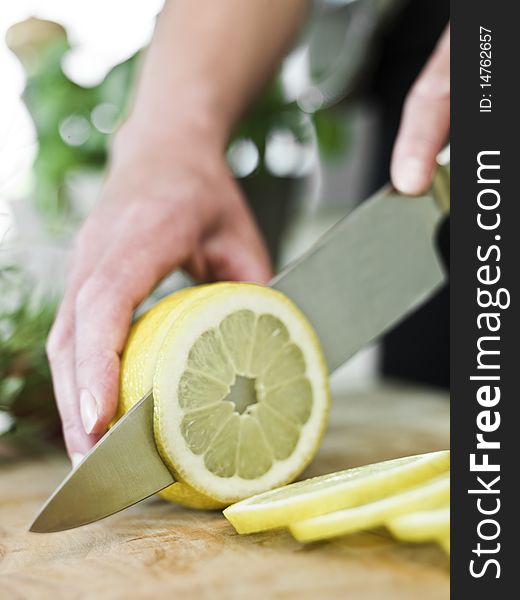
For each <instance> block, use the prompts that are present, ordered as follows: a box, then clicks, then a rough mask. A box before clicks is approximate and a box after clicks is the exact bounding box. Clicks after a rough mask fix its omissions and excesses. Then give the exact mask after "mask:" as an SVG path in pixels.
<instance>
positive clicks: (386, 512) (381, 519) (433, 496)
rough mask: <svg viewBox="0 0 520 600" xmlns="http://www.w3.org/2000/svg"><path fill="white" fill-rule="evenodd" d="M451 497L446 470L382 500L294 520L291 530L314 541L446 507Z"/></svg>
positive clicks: (301, 540)
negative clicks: (407, 514) (409, 514)
mask: <svg viewBox="0 0 520 600" xmlns="http://www.w3.org/2000/svg"><path fill="white" fill-rule="evenodd" d="M449 498H450V476H449V473H445V474H443V475H440V476H439V477H436V478H434V479H432V480H430V481H427V482H426V483H423V484H421V485H419V486H416V487H413V488H410V489H408V490H405V491H403V492H401V493H399V494H394V495H393V496H388V497H387V498H383V499H382V500H376V501H375V502H369V503H368V504H364V505H362V506H355V507H353V508H347V509H346V510H340V511H336V512H332V513H329V514H326V515H322V516H320V517H313V518H311V519H306V520H304V521H300V522H298V523H292V524H291V525H290V526H289V529H290V531H291V533H292V534H293V536H294V537H295V538H296V539H297V540H298V541H300V542H312V541H315V540H322V539H326V538H331V537H337V536H340V535H345V534H347V533H354V532H356V531H360V530H362V529H370V528H372V527H378V526H380V525H383V524H384V523H385V522H387V521H388V520H389V519H391V518H392V517H396V516H399V515H402V514H405V513H408V512H412V511H417V510H421V509H429V508H436V507H439V506H443V505H445V504H446V503H447V502H449Z"/></svg>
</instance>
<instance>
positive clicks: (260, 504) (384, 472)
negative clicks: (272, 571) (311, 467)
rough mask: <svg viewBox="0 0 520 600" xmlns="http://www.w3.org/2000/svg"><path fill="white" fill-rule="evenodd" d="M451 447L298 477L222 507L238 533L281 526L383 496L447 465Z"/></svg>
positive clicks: (443, 468)
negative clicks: (328, 472)
mask: <svg viewBox="0 0 520 600" xmlns="http://www.w3.org/2000/svg"><path fill="white" fill-rule="evenodd" d="M449 467H450V454H449V451H447V450H446V451H441V452H431V453H428V454H419V455H417V456H406V457H403V458H397V459H394V460H388V461H384V462H380V463H376V464H372V465H366V466H362V467H356V468H354V469H348V470H347V471H340V472H338V473H330V474H328V475H322V476H320V477H314V478H313V479H307V480H305V481H299V482H297V483H293V484H291V485H287V486H285V487H282V488H280V489H276V490H272V491H269V492H266V493H264V494H260V495H257V496H254V497H252V498H248V499H247V500H243V501H242V502H238V503H237V504H234V505H232V506H230V507H228V508H227V509H226V510H225V511H224V515H225V517H226V518H227V519H228V521H230V523H231V524H232V525H233V526H234V527H235V529H236V530H237V531H238V532H239V533H253V532H257V531H264V530H266V529H272V528H274V527H283V526H286V525H289V524H290V523H293V522H295V521H302V520H303V519H307V518H309V517H314V516H318V515H323V514H325V513H329V512H332V511H335V510H339V509H343V508H348V507H351V506H357V505H359V504H361V503H363V502H368V501H372V500H375V499H378V498H382V497H384V496H387V495H389V494H392V493H394V492H397V491H399V490H401V489H404V488H407V487H410V486H413V485H416V484H418V483H421V482H422V481H424V480H426V479H429V478H431V477H434V476H435V475H438V474H439V473H443V472H445V471H447V470H448V469H449Z"/></svg>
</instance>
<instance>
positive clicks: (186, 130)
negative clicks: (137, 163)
mask: <svg viewBox="0 0 520 600" xmlns="http://www.w3.org/2000/svg"><path fill="white" fill-rule="evenodd" d="M215 112H216V111H213V110H211V109H209V108H208V107H205V106H202V105H201V103H200V102H197V101H196V99H195V98H194V99H193V101H192V102H191V103H190V102H189V101H188V99H183V100H180V99H176V100H174V101H172V102H170V103H169V105H168V106H167V107H161V105H160V103H157V104H156V105H155V106H154V105H148V106H139V105H137V106H135V107H134V109H133V110H132V112H131V113H130V115H129V116H128V118H127V119H126V120H125V121H124V122H123V123H122V125H121V126H120V127H119V129H118V130H117V131H116V133H115V134H114V136H113V138H112V141H111V149H110V158H111V163H119V162H121V161H123V162H125V161H126V160H127V159H128V158H130V157H133V156H135V155H143V154H145V155H148V156H149V155H152V156H153V155H161V156H163V157H164V158H165V159H166V160H168V161H169V160H172V159H178V158H179V156H182V157H183V158H189V157H190V156H191V157H193V158H194V159H197V158H198V157H203V156H207V155H211V156H214V157H216V156H219V157H222V156H223V155H224V152H225V149H226V144H227V139H228V135H229V134H228V131H227V128H226V127H225V126H224V124H223V122H222V119H219V118H218V116H216V114H215Z"/></svg>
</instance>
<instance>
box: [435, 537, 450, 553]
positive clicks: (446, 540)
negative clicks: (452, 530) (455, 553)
mask: <svg viewBox="0 0 520 600" xmlns="http://www.w3.org/2000/svg"><path fill="white" fill-rule="evenodd" d="M437 542H438V543H439V545H440V547H441V548H442V549H443V550H444V552H446V554H448V555H449V554H450V536H449V535H447V536H444V537H441V538H439V539H438V540H437Z"/></svg>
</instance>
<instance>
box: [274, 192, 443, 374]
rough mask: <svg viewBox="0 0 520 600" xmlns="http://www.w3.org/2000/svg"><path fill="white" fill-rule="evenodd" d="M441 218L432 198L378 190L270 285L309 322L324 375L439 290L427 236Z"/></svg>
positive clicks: (437, 264) (436, 260) (440, 279)
mask: <svg viewBox="0 0 520 600" xmlns="http://www.w3.org/2000/svg"><path fill="white" fill-rule="evenodd" d="M443 216H444V212H443V210H442V209H441V208H440V205H439V203H438V202H437V201H436V200H435V199H434V197H433V196H432V195H427V196H423V197H420V198H409V197H405V196H402V195H400V194H398V193H397V192H395V191H393V190H392V189H391V188H390V187H387V188H384V189H383V190H381V191H380V192H379V193H378V194H376V195H375V196H374V197H372V198H371V199H369V200H367V201H366V202H364V203H363V204H362V205H361V206H360V207H359V208H357V209H356V210H355V211H353V212H352V213H351V214H350V215H347V216H346V217H344V218H343V219H342V220H341V221H339V222H338V223H337V224H336V225H335V226H334V227H333V228H332V229H331V230H329V232H328V233H326V234H325V235H324V236H323V237H322V238H321V239H320V240H318V242H317V243H316V244H315V245H314V246H313V247H312V248H311V249H310V250H309V251H308V252H307V253H306V254H304V255H303V256H302V257H301V258H300V259H299V260H298V261H297V262H296V263H294V264H292V265H291V266H290V267H289V268H288V269H286V270H285V271H283V272H282V273H281V274H280V275H279V276H278V277H276V278H275V279H274V280H273V281H272V282H271V284H270V285H271V286H272V287H274V288H276V289H278V290H280V291H282V292H284V293H285V294H287V296H289V298H291V299H292V300H294V302H296V304H297V305H298V306H299V308H300V309H301V310H302V311H303V312H304V313H305V315H306V316H307V318H308V319H309V320H310V322H311V323H312V325H313V326H314V329H315V330H316V333H317V334H318V337H319V339H320V340H321V343H322V346H323V350H324V352H325V357H326V360H327V363H328V366H329V369H330V371H331V372H332V371H334V370H335V369H336V368H338V367H339V366H341V365H342V364H343V363H344V362H345V361H346V360H347V359H349V358H350V357H351V356H352V355H353V354H355V353H356V352H357V351H358V350H360V349H361V348H363V347H364V346H365V345H366V344H367V343H368V342H370V341H372V340H374V339H375V338H377V337H378V336H380V335H381V334H382V333H384V332H385V331H387V330H388V329H390V328H391V327H392V326H393V325H395V324H397V322H398V321H400V320H401V319H403V318H404V317H405V316H406V315H407V314H409V313H410V312H411V311H413V310H414V309H415V308H417V307H418V306H419V305H420V304H421V303H422V302H424V301H425V300H426V299H427V298H428V297H429V296H430V295H432V294H433V293H434V292H435V291H436V290H437V289H438V288H439V287H440V286H441V285H442V283H443V282H444V280H445V273H444V270H443V268H442V265H441V261H440V258H439V256H438V255H437V251H436V248H435V239H434V236H435V232H436V230H437V227H438V226H439V224H440V222H441V220H442V219H443ZM309 282H312V290H311V289H309Z"/></svg>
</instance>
